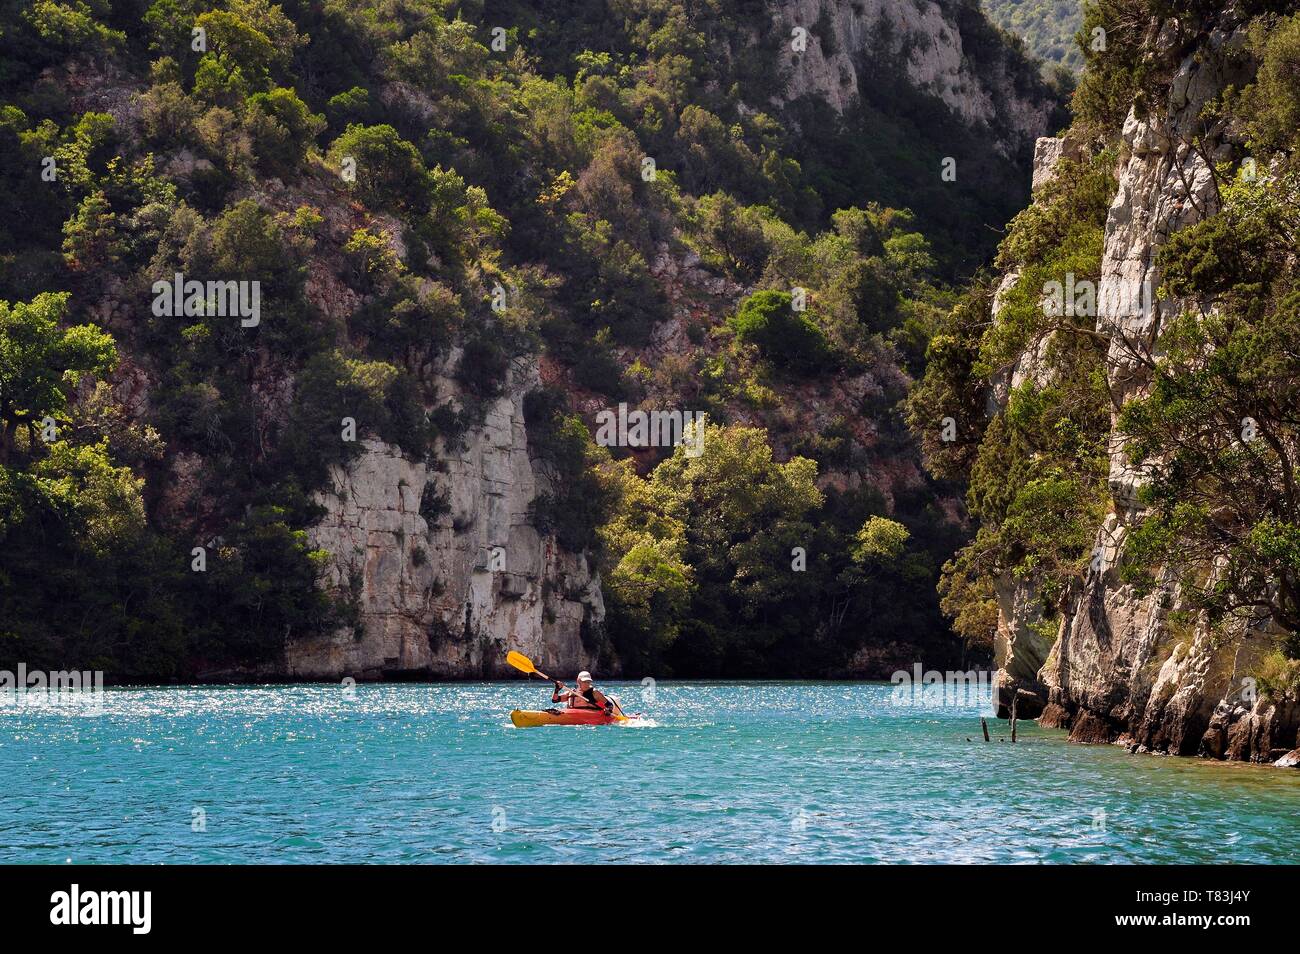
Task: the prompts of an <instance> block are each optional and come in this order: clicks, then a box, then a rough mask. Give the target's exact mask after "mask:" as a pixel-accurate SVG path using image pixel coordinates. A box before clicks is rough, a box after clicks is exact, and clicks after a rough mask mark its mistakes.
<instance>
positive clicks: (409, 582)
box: [286, 355, 612, 678]
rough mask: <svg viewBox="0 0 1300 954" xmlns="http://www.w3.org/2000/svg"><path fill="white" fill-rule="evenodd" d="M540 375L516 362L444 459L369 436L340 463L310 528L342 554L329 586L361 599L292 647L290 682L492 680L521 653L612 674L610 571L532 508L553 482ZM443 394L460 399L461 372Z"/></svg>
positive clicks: (443, 383) (443, 381)
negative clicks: (538, 438)
mask: <svg viewBox="0 0 1300 954" xmlns="http://www.w3.org/2000/svg"><path fill="white" fill-rule="evenodd" d="M455 358H456V356H455V355H452V356H451V357H450V358H449V363H452V362H454V360H455ZM537 382H538V374H537V366H536V363H535V361H532V360H521V361H516V362H515V364H514V365H513V366H512V368H511V370H510V376H509V381H508V384H507V387H506V389H505V393H504V394H502V396H501V397H500V398H498V399H497V401H496V402H495V404H494V405H493V406H492V407H490V408H489V409H488V411H487V414H486V417H485V419H484V422H483V423H482V424H481V425H480V426H478V427H475V428H473V429H471V430H470V431H469V433H468V434H466V435H465V436H464V437H463V438H462V440H461V441H459V442H458V443H457V444H456V445H455V446H453V447H443V448H440V454H439V458H438V460H437V461H436V463H434V464H432V465H429V464H426V463H424V462H419V461H413V460H411V459H409V458H408V457H406V456H405V455H403V454H402V452H401V451H400V450H399V449H398V448H396V447H393V446H391V445H388V444H385V443H383V442H382V441H378V440H373V439H370V440H365V441H364V448H365V450H364V453H362V454H361V455H360V456H359V457H358V458H357V459H356V460H355V461H353V462H352V463H351V464H350V465H349V466H348V467H347V468H346V469H344V468H338V467H336V468H335V469H334V473H333V474H332V482H333V487H332V489H331V490H330V491H328V492H325V493H322V494H319V495H318V501H319V502H320V503H321V504H322V505H323V506H324V507H325V509H326V515H325V517H324V518H323V519H322V520H321V522H320V523H319V525H317V526H316V527H315V528H314V530H313V531H312V534H311V536H312V542H313V544H314V545H315V546H316V547H319V548H321V549H324V550H327V551H328V552H329V553H330V554H331V560H330V566H329V569H328V571H327V575H326V581H327V584H328V585H330V586H332V587H334V588H335V589H336V590H338V591H340V592H342V593H345V594H350V596H351V598H352V599H353V600H354V605H355V606H356V609H357V616H356V620H355V624H354V625H352V626H347V627H341V628H340V629H338V630H336V631H335V632H332V633H326V634H320V635H317V636H313V637H311V638H307V639H299V640H296V641H294V642H292V643H291V644H290V646H289V647H288V653H287V660H286V665H287V670H288V673H287V674H288V675H289V676H291V677H296V678H339V677H342V676H353V677H354V678H380V677H389V678H391V677H394V676H400V675H417V676H418V675H423V676H434V677H459V678H464V677H467V676H481V677H485V678H486V677H493V676H500V675H503V674H505V673H506V672H507V671H512V670H507V669H506V668H505V664H504V659H505V654H506V652H507V651H508V650H512V649H513V650H519V651H520V652H523V653H524V654H525V655H528V656H532V657H536V658H538V659H544V660H546V662H547V664H548V665H550V666H551V667H553V668H554V669H555V671H556V672H570V673H571V672H576V671H578V670H580V669H584V668H589V669H597V668H603V671H604V673H605V674H606V675H610V674H611V669H612V665H611V663H610V661H603V660H601V659H600V658H599V653H598V651H597V648H596V647H597V641H596V639H595V638H594V636H593V634H594V633H596V632H597V631H598V629H599V626H600V623H601V621H602V620H603V618H604V614H605V608H604V603H603V601H602V599H601V590H600V578H599V575H598V574H597V572H596V570H595V568H594V567H593V566H591V565H590V564H589V563H588V559H587V557H586V555H584V554H577V553H570V552H567V551H565V550H563V549H562V548H560V547H559V546H558V545H557V544H556V542H555V540H554V539H553V538H551V537H549V536H545V535H543V534H541V533H539V532H538V530H537V529H536V527H535V526H534V525H533V522H532V518H531V516H530V512H529V508H530V505H531V504H532V502H533V500H534V498H535V497H536V496H537V495H538V493H539V492H544V491H545V490H546V488H547V483H546V477H545V476H544V475H543V474H541V473H539V472H537V471H535V470H534V464H533V462H532V461H530V459H529V455H528V435H527V431H526V428H525V424H524V415H523V398H524V395H525V394H526V393H527V392H528V391H529V390H531V389H532V388H533V387H535V386H536V385H537ZM439 388H440V390H444V391H448V392H451V393H453V394H454V384H453V382H452V380H451V379H450V378H445V377H440V378H439ZM602 662H603V663H604V665H603V666H598V663H602Z"/></svg>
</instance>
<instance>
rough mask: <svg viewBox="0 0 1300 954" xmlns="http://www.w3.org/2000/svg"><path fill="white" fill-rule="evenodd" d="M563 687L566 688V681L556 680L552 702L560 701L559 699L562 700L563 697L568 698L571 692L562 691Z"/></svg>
mask: <svg viewBox="0 0 1300 954" xmlns="http://www.w3.org/2000/svg"><path fill="white" fill-rule="evenodd" d="M563 689H564V683H562V682H560V680H558V679H557V680H555V689H554V691H553V692H552V693H551V701H552V702H559V701H561V700H562V699H567V698H568V696H569V694H568V693H567V692H561V690H563Z"/></svg>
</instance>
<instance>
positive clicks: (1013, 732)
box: [1011, 689, 1020, 742]
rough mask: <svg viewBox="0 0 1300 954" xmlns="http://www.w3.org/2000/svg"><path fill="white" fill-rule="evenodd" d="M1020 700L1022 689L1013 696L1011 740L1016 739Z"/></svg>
mask: <svg viewBox="0 0 1300 954" xmlns="http://www.w3.org/2000/svg"><path fill="white" fill-rule="evenodd" d="M1019 701H1020V690H1019V689H1017V690H1016V694H1015V695H1014V696H1012V697H1011V741H1012V742H1014V741H1016V703H1018V702H1019Z"/></svg>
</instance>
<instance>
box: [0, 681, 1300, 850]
mask: <svg viewBox="0 0 1300 954" xmlns="http://www.w3.org/2000/svg"><path fill="white" fill-rule="evenodd" d="M611 688H612V689H613V690H614V691H616V692H618V693H620V695H621V697H622V699H623V701H624V704H625V706H626V708H627V709H628V711H634V710H639V711H643V712H646V713H648V714H649V716H650V719H649V720H647V721H646V722H644V723H642V724H641V725H640V726H638V727H585V728H572V727H547V728H536V729H515V728H514V727H513V726H511V725H510V723H509V721H508V718H507V712H508V710H509V709H511V708H515V707H521V708H542V707H544V706H545V705H546V704H548V703H547V700H548V699H549V692H548V691H547V687H542V686H540V684H537V683H534V684H532V685H528V684H525V683H472V684H440V685H423V684H421V685H414V684H402V685H369V686H358V687H356V688H355V690H354V693H353V695H352V698H348V693H346V692H345V691H344V690H343V689H341V688H340V687H338V686H321V685H314V686H265V687H204V688H168V689H123V690H109V691H108V692H107V693H105V694H104V706H103V710H102V712H101V713H98V714H93V713H89V712H75V711H66V710H64V711H60V710H54V709H46V710H36V709H13V708H9V709H0V766H3V772H0V862H6V863H13V862H45V863H64V862H65V861H71V862H74V863H78V862H117V863H124V862H134V863H156V862H166V863H180V862H452V861H458V862H467V861H473V862H636V863H655V862H695V863H706V862H714V863H719V862H799V863H802V862H868V861H882V862H1110V863H1114V862H1254V863H1259V862H1295V861H1297V860H1300V850H1298V849H1297V847H1296V846H1297V845H1298V844H1300V772H1294V771H1287V770H1280V769H1271V768H1268V767H1260V766H1245V765H1225V764H1218V763H1204V762H1199V761H1196V760H1190V759H1171V758H1159V757H1154V756H1146V755H1130V754H1128V753H1127V752H1125V751H1123V750H1122V749H1119V748H1117V747H1114V746H1077V745H1071V744H1069V743H1067V742H1066V741H1065V739H1064V736H1063V734H1062V733H1059V732H1053V731H1049V730H1043V729H1039V728H1037V727H1036V726H1034V725H1032V724H1027V725H1022V727H1021V734H1020V741H1019V742H1018V743H1017V744H1015V745H1011V744H1010V743H1009V742H1007V743H999V742H997V741H996V739H997V737H998V736H999V735H1001V736H1003V737H1005V736H1006V726H1005V723H993V724H992V731H993V732H994V739H995V741H994V742H992V743H991V744H987V745H986V744H984V743H983V742H982V741H981V740H980V734H979V711H978V710H977V709H976V708H974V707H966V708H930V709H917V708H904V707H900V706H897V705H891V688H892V687H890V686H888V685H881V684H869V683H857V684H839V683H836V684H825V683H676V684H673V683H669V684H663V683H661V684H660V685H659V686H658V687H657V693H656V695H655V699H654V702H653V704H650V703H647V702H646V701H644V700H643V698H642V695H643V690H642V688H641V686H640V685H639V684H626V685H622V686H619V685H616V684H615V685H611ZM968 738H969V739H971V740H972V741H970V742H968V741H967V739H968ZM1102 813H1104V814H1102ZM196 829H198V830H196Z"/></svg>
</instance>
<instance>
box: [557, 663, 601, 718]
mask: <svg viewBox="0 0 1300 954" xmlns="http://www.w3.org/2000/svg"><path fill="white" fill-rule="evenodd" d="M551 701H552V702H563V703H565V704H567V705H568V707H569V708H570V709H596V710H598V711H600V712H604V713H605V714H606V715H609V714H610V713H612V712H613V711H614V703H612V702H610V700H609V699H608V698H606V696H605V694H604V693H603V692H601V691H600V690H599V689H597V688H596V684H595V683H594V682H592V681H591V673H589V672H587V671H586V670H585V669H584V670H583V671H582V672H580V673H578V688H577V689H566V688H565V687H564V683H562V682H560V680H558V679H557V680H555V691H554V692H552V693H551Z"/></svg>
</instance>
